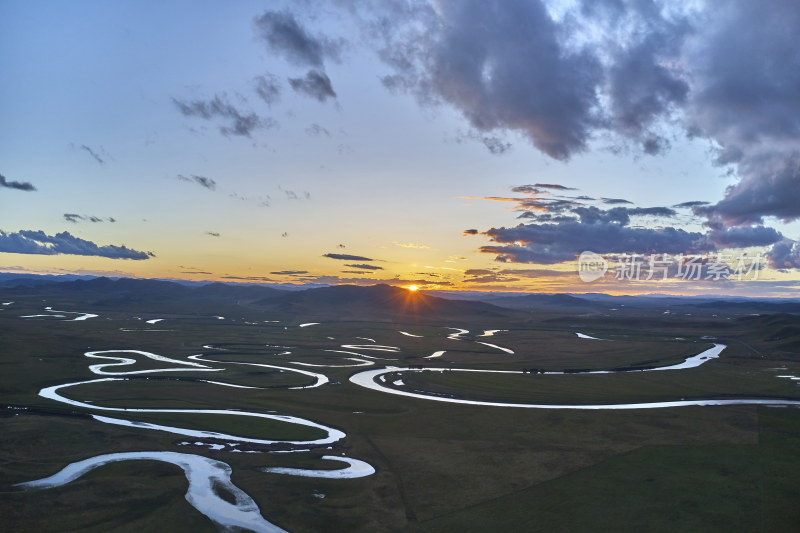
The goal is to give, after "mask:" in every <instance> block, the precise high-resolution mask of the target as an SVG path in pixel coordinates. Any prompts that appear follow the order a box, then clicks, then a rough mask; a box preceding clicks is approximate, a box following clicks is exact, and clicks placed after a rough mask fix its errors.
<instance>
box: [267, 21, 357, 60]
mask: <svg viewBox="0 0 800 533" xmlns="http://www.w3.org/2000/svg"><path fill="white" fill-rule="evenodd" d="M253 27H254V29H255V32H256V36H257V37H258V38H260V39H261V40H262V41H263V42H264V44H265V45H266V46H267V49H268V50H269V51H271V52H274V53H276V54H278V55H280V56H282V57H283V58H284V59H285V60H287V61H288V62H290V63H292V64H294V65H298V66H309V67H316V68H322V67H323V66H324V64H325V59H326V58H327V59H333V60H337V61H338V60H339V57H340V53H341V48H342V45H343V43H342V42H341V41H337V40H334V39H331V38H329V37H327V36H325V35H324V34H318V35H312V34H311V32H309V31H308V30H306V29H305V28H304V27H303V26H301V25H300V23H299V22H298V21H297V19H296V18H295V16H294V15H293V14H292V13H291V12H289V11H267V12H265V13H264V14H263V15H261V16H258V17H256V18H255V19H254V20H253Z"/></svg>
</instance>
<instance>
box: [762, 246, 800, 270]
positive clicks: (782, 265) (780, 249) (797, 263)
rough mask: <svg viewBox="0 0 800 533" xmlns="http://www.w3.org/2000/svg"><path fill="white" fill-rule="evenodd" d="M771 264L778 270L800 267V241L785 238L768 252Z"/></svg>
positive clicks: (768, 259)
mask: <svg viewBox="0 0 800 533" xmlns="http://www.w3.org/2000/svg"><path fill="white" fill-rule="evenodd" d="M767 261H768V262H769V266H770V267H772V268H775V269H778V270H787V269H790V268H798V269H800V242H797V241H793V240H791V239H784V240H782V241H780V242H777V243H775V244H774V245H773V246H772V248H771V249H770V250H769V252H767Z"/></svg>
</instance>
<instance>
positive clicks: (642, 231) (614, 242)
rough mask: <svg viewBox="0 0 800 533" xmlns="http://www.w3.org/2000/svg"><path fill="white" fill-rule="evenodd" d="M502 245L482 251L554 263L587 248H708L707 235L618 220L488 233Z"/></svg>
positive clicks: (672, 250) (649, 250)
mask: <svg viewBox="0 0 800 533" xmlns="http://www.w3.org/2000/svg"><path fill="white" fill-rule="evenodd" d="M484 234H485V235H487V236H489V237H490V238H491V239H492V240H493V241H495V242H498V243H501V244H502V246H494V245H491V246H482V247H481V248H480V251H481V252H484V253H491V254H495V255H496V256H497V257H496V260H498V261H501V262H513V263H540V264H554V263H561V262H564V261H571V260H574V259H575V258H576V257H577V256H578V255H579V254H580V253H581V252H583V251H585V250H592V251H597V252H599V253H642V254H650V253H659V254H660V253H668V254H679V253H698V252H703V251H705V250H707V249H708V245H707V243H708V241H707V239H706V237H705V235H704V234H702V233H697V232H687V231H685V230H682V229H676V228H671V227H668V228H663V229H649V228H630V227H627V226H624V225H622V224H619V223H617V222H608V221H602V222H597V223H594V224H585V223H581V222H577V221H573V222H564V223H561V224H528V225H523V224H520V225H519V226H516V227H514V228H492V229H490V230H488V231H486V232H484Z"/></svg>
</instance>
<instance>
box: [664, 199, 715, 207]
mask: <svg viewBox="0 0 800 533" xmlns="http://www.w3.org/2000/svg"><path fill="white" fill-rule="evenodd" d="M709 203H710V202H703V201H700V200H693V201H691V202H682V203H680V204H675V205H673V206H672V207H674V208H676V209H683V208H687V207H699V206H702V205H708V204H709Z"/></svg>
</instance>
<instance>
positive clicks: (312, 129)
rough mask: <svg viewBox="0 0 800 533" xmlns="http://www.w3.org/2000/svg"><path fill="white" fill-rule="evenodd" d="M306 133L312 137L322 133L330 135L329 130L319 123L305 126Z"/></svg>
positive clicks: (326, 135)
mask: <svg viewBox="0 0 800 533" xmlns="http://www.w3.org/2000/svg"><path fill="white" fill-rule="evenodd" d="M306 133H307V134H309V135H311V136H312V137H320V136H322V135H324V136H325V137H330V136H331V132H329V131H328V130H327V129H326V128H323V127H322V126H320V125H319V124H312V125H310V126H309V127H307V128H306Z"/></svg>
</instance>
